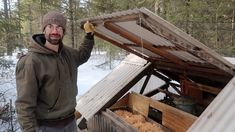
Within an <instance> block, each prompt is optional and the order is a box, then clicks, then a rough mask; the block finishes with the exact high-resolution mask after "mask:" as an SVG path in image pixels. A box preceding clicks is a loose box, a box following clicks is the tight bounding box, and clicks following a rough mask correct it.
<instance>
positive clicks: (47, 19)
mask: <svg viewBox="0 0 235 132" xmlns="http://www.w3.org/2000/svg"><path fill="white" fill-rule="evenodd" d="M48 24H57V25H59V26H61V27H62V28H63V29H64V30H65V29H66V18H65V17H64V16H63V15H62V14H61V13H60V12H58V11H50V12H48V13H47V14H45V15H44V16H43V20H42V30H43V31H44V29H45V27H46V26H47V25H48Z"/></svg>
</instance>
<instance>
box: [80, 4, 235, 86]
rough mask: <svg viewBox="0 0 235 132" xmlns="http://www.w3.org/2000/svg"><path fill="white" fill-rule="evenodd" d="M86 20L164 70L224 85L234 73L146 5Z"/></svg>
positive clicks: (98, 31) (98, 32) (102, 35)
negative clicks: (145, 6)
mask: <svg viewBox="0 0 235 132" xmlns="http://www.w3.org/2000/svg"><path fill="white" fill-rule="evenodd" d="M86 21H90V22H91V23H93V24H94V25H95V26H96V29H95V35H96V36H97V37H99V38H101V39H104V40H106V41H108V42H110V43H112V44H113V45H116V46H118V47H120V48H122V49H125V50H127V51H129V52H131V53H133V54H135V55H137V56H139V57H141V58H144V59H146V60H148V61H150V62H152V63H153V64H155V67H156V68H157V69H158V70H159V71H161V72H162V73H165V74H183V75H185V76H189V77H192V78H197V79H198V80H203V79H202V78H204V79H210V80H212V81H218V82H223V83H224V84H226V83H227V82H228V81H229V80H230V79H231V78H232V77H233V76H234V69H235V67H234V65H232V64H231V63H230V62H228V61H227V60H225V59H224V58H223V57H222V56H220V55H219V54H218V53H216V52H215V51H213V50H212V49H210V48H208V47H207V46H205V45H204V44H202V43H201V42H199V41H198V40H196V39H195V38H193V37H192V36H190V35H188V34H186V33H185V32H183V31H182V30H180V29H179V28H177V27H176V26H174V25H173V24H171V23H169V22H167V21H166V20H164V19H162V18H161V17H159V16H158V15H156V14H154V13H152V12H151V11H149V10H148V9H146V8H140V9H133V10H127V11H122V12H116V13H112V14H106V15H102V16H97V17H92V18H86V19H82V20H81V25H83V24H84V23H85V22H86Z"/></svg>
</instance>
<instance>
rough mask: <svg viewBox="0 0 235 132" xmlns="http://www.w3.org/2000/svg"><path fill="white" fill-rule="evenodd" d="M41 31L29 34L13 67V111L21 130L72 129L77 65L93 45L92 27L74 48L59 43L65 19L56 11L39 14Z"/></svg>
mask: <svg viewBox="0 0 235 132" xmlns="http://www.w3.org/2000/svg"><path fill="white" fill-rule="evenodd" d="M42 28H43V34H35V35H33V36H32V43H31V45H30V46H29V50H28V53H27V54H26V55H24V56H22V57H21V58H20V60H19V61H18V63H17V67H16V86H17V99H16V111H17V116H18V121H19V123H20V126H21V129H22V131H23V132H35V131H38V132H75V131H77V126H76V122H75V118H74V112H75V106H76V95H77V68H78V66H79V65H81V64H83V63H84V62H86V61H87V60H88V59H89V57H90V53H91V51H92V48H93V45H94V37H93V32H94V26H93V25H92V24H91V23H89V22H87V23H85V24H84V29H85V32H86V36H85V38H84V42H83V44H82V45H81V46H80V48H79V49H78V50H75V49H72V48H69V47H67V46H65V45H63V43H62V40H63V37H64V34H65V30H66V18H65V17H64V16H63V15H62V14H60V13H59V12H57V11H51V12H48V13H47V14H46V15H44V17H43V22H42Z"/></svg>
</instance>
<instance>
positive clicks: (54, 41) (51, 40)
mask: <svg viewBox="0 0 235 132" xmlns="http://www.w3.org/2000/svg"><path fill="white" fill-rule="evenodd" d="M53 37H54V38H53ZM62 39H63V37H61V36H60V34H49V36H48V37H46V40H47V41H48V42H49V43H51V44H52V45H59V44H60V43H62Z"/></svg>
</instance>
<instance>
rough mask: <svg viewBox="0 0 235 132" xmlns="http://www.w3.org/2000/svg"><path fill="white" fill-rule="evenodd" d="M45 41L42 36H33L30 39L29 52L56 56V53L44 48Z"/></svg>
mask: <svg viewBox="0 0 235 132" xmlns="http://www.w3.org/2000/svg"><path fill="white" fill-rule="evenodd" d="M45 43H46V39H45V36H44V34H35V35H33V36H32V38H31V43H30V45H29V52H36V53H41V54H56V52H54V51H52V50H50V49H48V48H46V47H45V46H44V44H45Z"/></svg>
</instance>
